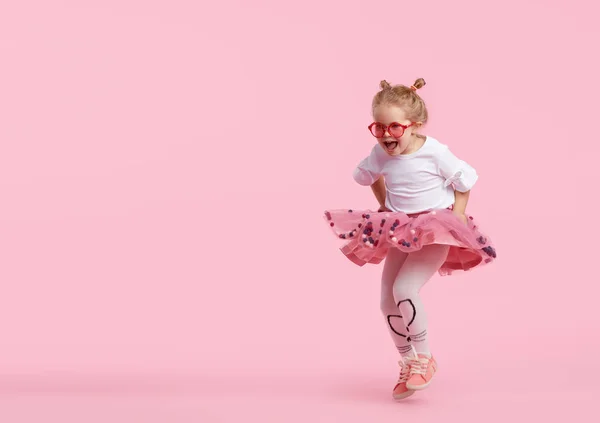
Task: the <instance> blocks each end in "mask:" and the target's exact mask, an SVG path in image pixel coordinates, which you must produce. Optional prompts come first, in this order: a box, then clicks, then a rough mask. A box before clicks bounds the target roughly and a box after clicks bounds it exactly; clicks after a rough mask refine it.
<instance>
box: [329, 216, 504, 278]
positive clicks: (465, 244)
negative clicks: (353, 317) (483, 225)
mask: <svg viewBox="0 0 600 423" xmlns="http://www.w3.org/2000/svg"><path fill="white" fill-rule="evenodd" d="M467 217H468V219H467V220H468V221H467V224H465V223H464V222H463V221H461V220H460V219H459V218H458V217H457V216H456V215H455V214H454V213H453V212H452V210H449V209H442V210H434V211H431V212H426V213H420V214H416V215H407V214H405V213H401V212H373V211H370V210H347V209H346V210H327V211H326V212H325V216H324V218H325V220H326V221H327V224H328V225H329V226H330V228H331V229H332V230H333V232H334V233H335V235H336V236H337V237H338V238H340V239H342V240H344V242H343V246H342V247H341V248H340V250H341V251H342V253H343V254H344V255H345V256H346V257H347V258H348V259H349V260H351V261H352V262H353V263H355V264H357V265H359V266H363V265H365V264H367V263H372V264H378V263H380V262H381V261H382V260H383V259H384V258H385V257H386V255H387V253H388V250H389V249H390V248H398V249H399V250H401V251H404V252H406V253H410V252H414V251H417V250H420V249H421V248H423V246H426V245H430V244H445V245H449V246H450V251H449V253H448V257H447V258H446V261H445V263H444V264H443V265H442V266H441V267H440V269H439V274H440V275H450V274H451V273H452V272H453V271H455V270H470V269H472V268H474V267H477V266H482V265H484V264H488V263H491V262H492V261H494V260H495V259H496V250H495V249H494V247H493V245H492V243H491V240H490V238H489V237H488V236H487V235H485V234H484V233H482V232H481V230H480V229H479V227H478V226H477V223H476V221H475V220H474V219H473V217H472V216H467Z"/></svg>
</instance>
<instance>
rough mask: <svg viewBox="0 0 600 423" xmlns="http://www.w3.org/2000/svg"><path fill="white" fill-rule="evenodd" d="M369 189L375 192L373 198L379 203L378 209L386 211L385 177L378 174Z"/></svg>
mask: <svg viewBox="0 0 600 423" xmlns="http://www.w3.org/2000/svg"><path fill="white" fill-rule="evenodd" d="M371 189H372V190H373V194H375V198H376V199H377V202H378V203H379V211H386V210H387V209H386V207H385V179H384V178H383V176H380V177H379V179H377V180H376V181H375V182H374V183H373V184H372V185H371Z"/></svg>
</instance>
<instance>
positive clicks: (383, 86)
mask: <svg viewBox="0 0 600 423" xmlns="http://www.w3.org/2000/svg"><path fill="white" fill-rule="evenodd" d="M379 86H380V87H381V89H382V90H390V89H391V88H392V86H391V85H390V83H389V82H387V81H386V80H385V79H384V80H383V81H381V82H380V83H379Z"/></svg>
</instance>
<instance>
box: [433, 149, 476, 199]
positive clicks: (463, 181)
mask: <svg viewBox="0 0 600 423" xmlns="http://www.w3.org/2000/svg"><path fill="white" fill-rule="evenodd" d="M437 162H438V171H439V173H440V175H441V176H442V177H443V178H444V179H445V182H444V186H446V187H447V186H449V185H453V186H454V189H455V190H456V191H459V192H467V191H470V190H471V188H473V186H474V185H475V182H477V179H478V178H479V176H478V175H477V171H476V170H475V169H474V168H473V167H472V166H471V165H469V164H468V163H466V162H465V161H463V160H460V159H459V158H458V157H456V156H455V155H454V154H453V153H452V152H451V151H450V149H449V148H448V147H447V146H444V148H443V149H442V151H441V152H440V153H439V154H438V156H437Z"/></svg>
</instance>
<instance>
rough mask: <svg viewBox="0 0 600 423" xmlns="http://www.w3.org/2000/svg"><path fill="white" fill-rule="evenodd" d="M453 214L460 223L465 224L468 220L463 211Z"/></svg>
mask: <svg viewBox="0 0 600 423" xmlns="http://www.w3.org/2000/svg"><path fill="white" fill-rule="evenodd" d="M454 215H455V216H456V217H458V218H459V219H460V220H461V222H462V223H464V224H465V225H466V224H467V222H468V221H469V220H468V219H467V216H466V215H465V214H464V213H460V212H454Z"/></svg>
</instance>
